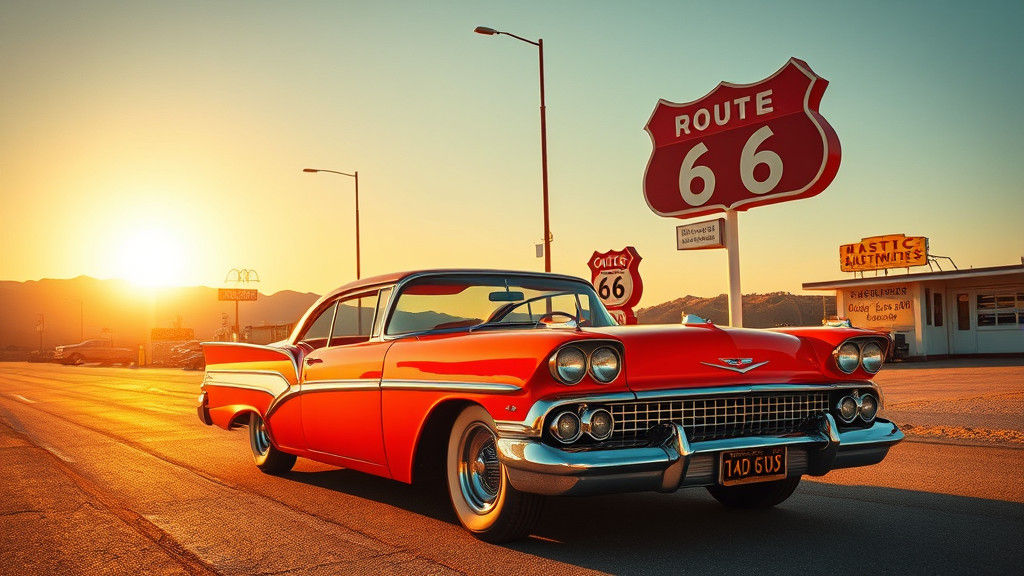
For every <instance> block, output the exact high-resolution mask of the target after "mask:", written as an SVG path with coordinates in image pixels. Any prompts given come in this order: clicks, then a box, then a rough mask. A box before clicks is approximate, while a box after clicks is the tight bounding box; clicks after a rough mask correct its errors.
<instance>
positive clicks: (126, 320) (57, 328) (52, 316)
mask: <svg viewBox="0 0 1024 576" xmlns="http://www.w3.org/2000/svg"><path fill="white" fill-rule="evenodd" d="M318 297H319V296H318V295H317V294H313V293H311V292H294V291H290V290H285V291H281V292H276V293H274V294H267V295H265V294H260V296H259V299H258V300H257V301H256V302H242V303H240V306H239V313H240V316H241V319H240V324H241V326H243V327H244V326H261V325H272V324H286V323H290V322H295V321H296V320H298V319H299V317H300V316H301V315H302V313H303V312H305V310H306V308H308V307H309V305H310V304H311V303H313V302H314V301H315V300H316V299H317V298H318ZM743 306H744V308H743V313H744V321H745V324H746V325H747V326H749V327H752V328H767V327H773V326H800V325H818V324H820V323H821V318H822V315H823V314H826V315H828V314H835V298H834V297H832V296H828V297H822V296H799V295H793V294H789V293H786V292H775V293H771V294H749V295H745V296H743ZM683 313H689V314H696V315H698V316H700V317H702V318H705V319H708V320H711V321H714V322H716V323H722V324H724V323H726V322H727V321H728V317H729V314H728V305H727V299H726V296H725V295H724V294H720V295H718V296H715V297H713V298H702V297H698V296H684V297H682V298H678V299H676V300H672V301H671V302H664V303H662V304H658V305H656V306H651V307H648V308H642V309H640V310H638V311H637V317H638V318H639V321H640V323H641V324H678V323H679V321H680V318H681V317H682V314H683ZM234 314H235V306H234V303H232V302H219V301H217V289H216V288H210V287H206V286H194V287H176V288H155V289H140V288H138V287H136V286H133V285H131V284H129V283H128V282H125V281H123V280H99V279H96V278H90V277H88V276H79V277H77V278H70V279H57V280H54V279H44V280H38V281H28V282H13V281H0V349H35V348H38V347H39V346H40V332H39V330H38V323H39V320H40V317H41V318H42V320H43V329H42V347H43V348H44V349H45V348H52V347H54V346H56V345H59V344H68V343H74V342H78V341H80V340H81V339H82V337H83V336H84V338H96V337H101V336H103V337H109V338H111V339H112V340H113V341H114V343H115V344H116V345H119V346H135V345H137V344H140V343H144V342H146V341H147V340H148V333H149V329H150V328H152V327H158V328H173V327H186V328H192V329H194V330H195V334H196V337H197V338H199V339H212V338H213V337H214V334H215V333H216V332H217V331H218V330H220V329H222V328H224V327H226V326H231V325H233V324H234Z"/></svg>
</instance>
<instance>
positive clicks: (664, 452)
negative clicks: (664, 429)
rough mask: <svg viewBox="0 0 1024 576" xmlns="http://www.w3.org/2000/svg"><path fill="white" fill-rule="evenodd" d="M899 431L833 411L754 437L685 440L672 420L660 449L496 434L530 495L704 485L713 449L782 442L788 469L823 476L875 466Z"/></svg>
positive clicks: (520, 486) (516, 480) (710, 478)
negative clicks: (848, 424)
mask: <svg viewBox="0 0 1024 576" xmlns="http://www.w3.org/2000/svg"><path fill="white" fill-rule="evenodd" d="M900 440H903V432H901V431H900V430H899V428H897V427H896V425H895V424H893V423H892V422H889V421H888V420H882V419H878V420H875V422H874V423H872V425H871V426H869V427H867V428H858V429H855V430H847V431H845V432H839V429H838V428H837V427H836V422H835V419H834V418H833V417H832V415H831V414H823V415H822V417H821V419H820V421H819V423H818V430H817V431H816V432H815V433H812V434H808V435H797V436H793V435H787V436H755V437H749V438H728V439H724V440H710V441H707V442H693V443H690V442H689V441H687V439H686V432H685V431H684V430H683V427H682V426H680V425H678V424H674V425H672V430H671V433H670V434H669V437H668V439H667V440H665V441H664V442H663V443H661V444H660V445H658V446H650V447H642V448H620V449H609V450H591V451H581V452H567V451H565V450H560V449H558V448H555V447H553V446H549V445H547V444H544V443H542V442H540V440H539V439H537V438H523V437H502V438H499V439H498V443H497V447H498V457H499V458H500V459H501V462H502V463H503V464H504V465H505V469H506V471H507V474H508V480H509V482H510V483H511V484H512V486H513V487H515V488H516V489H517V490H519V491H522V492H529V493H533V494H547V495H581V494H600V493H611V492H640V491H648V490H656V491H660V492H674V491H676V490H678V489H679V488H682V487H689V486H710V485H713V484H715V482H716V480H717V478H716V473H717V461H718V457H717V456H718V453H719V452H721V451H722V450H739V449H744V448H756V447H761V446H783V445H785V446H788V447H789V450H788V454H789V456H788V464H787V470H788V473H789V474H790V475H791V476H793V475H798V474H809V475H811V476H821V475H824V474H825V473H827V472H829V471H830V470H835V469H838V468H851V467H855V466H867V465H869V464H877V463H878V462H881V461H882V459H883V458H885V456H886V454H887V453H888V452H889V448H890V447H892V445H893V444H896V443H897V442H899V441H900Z"/></svg>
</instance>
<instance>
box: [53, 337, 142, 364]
mask: <svg viewBox="0 0 1024 576" xmlns="http://www.w3.org/2000/svg"><path fill="white" fill-rule="evenodd" d="M135 359H136V352H135V351H134V350H132V349H131V348H119V347H116V346H114V345H113V343H112V342H111V341H110V340H107V339H104V338H97V339H95V340H86V341H85V342H80V343H78V344H67V345H64V346H57V348H56V349H55V350H54V353H53V361H54V362H59V363H61V364H71V365H74V366H78V365H80V364H95V363H99V364H123V365H125V366H127V365H129V364H131V363H133V362H135Z"/></svg>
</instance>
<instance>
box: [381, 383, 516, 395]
mask: <svg viewBox="0 0 1024 576" xmlns="http://www.w3.org/2000/svg"><path fill="white" fill-rule="evenodd" d="M380 387H381V388H383V389H386V390H430V391H438V392H482V393H491V392H496V393H502V392H518V391H520V390H522V388H521V387H520V386H516V385H515V384H498V383H493V382H456V381H450V380H382V381H381V383H380Z"/></svg>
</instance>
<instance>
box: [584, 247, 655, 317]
mask: <svg viewBox="0 0 1024 576" xmlns="http://www.w3.org/2000/svg"><path fill="white" fill-rule="evenodd" d="M640 260H642V258H641V257H640V254H639V253H637V251H636V248H634V247H632V246H626V247H625V248H623V249H622V250H610V251H608V252H594V254H593V255H592V256H591V257H590V260H589V261H588V262H587V265H588V266H590V281H591V283H592V284H593V285H594V289H595V290H597V295H598V297H599V298H600V299H601V302H602V303H604V305H605V307H606V308H608V311H609V312H611V313H612V315H613V316H615V318H616V320H617V321H618V322H619V323H620V324H636V316H635V315H634V314H633V310H632V308H633V306H635V305H636V304H637V302H639V301H640V297H641V296H642V295H643V291H644V284H643V282H642V281H641V279H640Z"/></svg>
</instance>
